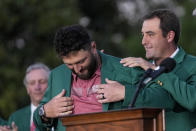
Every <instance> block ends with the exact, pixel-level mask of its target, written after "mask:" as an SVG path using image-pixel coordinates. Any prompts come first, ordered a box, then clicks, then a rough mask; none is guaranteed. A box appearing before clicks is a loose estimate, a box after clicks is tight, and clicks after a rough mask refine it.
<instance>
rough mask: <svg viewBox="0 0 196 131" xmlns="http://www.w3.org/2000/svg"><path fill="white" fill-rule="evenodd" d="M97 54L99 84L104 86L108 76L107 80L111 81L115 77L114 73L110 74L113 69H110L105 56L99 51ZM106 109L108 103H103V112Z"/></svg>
mask: <svg viewBox="0 0 196 131" xmlns="http://www.w3.org/2000/svg"><path fill="white" fill-rule="evenodd" d="M98 53H99V55H100V57H101V84H105V83H106V82H105V79H106V78H109V77H108V76H110V78H109V79H113V78H114V77H115V76H114V73H112V72H113V71H114V69H113V68H111V66H110V63H108V60H107V56H106V55H104V54H103V53H101V52H99V51H98ZM108 107H109V103H104V104H103V111H107V110H108Z"/></svg>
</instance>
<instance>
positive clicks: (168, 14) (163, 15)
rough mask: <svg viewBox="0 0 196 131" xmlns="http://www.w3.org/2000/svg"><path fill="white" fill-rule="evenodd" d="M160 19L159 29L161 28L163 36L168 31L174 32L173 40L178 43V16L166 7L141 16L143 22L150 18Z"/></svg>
mask: <svg viewBox="0 0 196 131" xmlns="http://www.w3.org/2000/svg"><path fill="white" fill-rule="evenodd" d="M155 17H157V18H159V19H160V29H161V30H162V33H163V36H164V37H166V36H167V34H168V32H169V31H174V32H175V37H174V42H175V44H177V43H178V40H179V37H180V22H179V19H178V17H177V16H176V15H175V14H174V13H173V12H172V11H171V10H168V9H158V10H155V11H153V12H151V13H150V14H147V15H145V16H144V17H143V22H144V21H145V20H148V19H152V18H155Z"/></svg>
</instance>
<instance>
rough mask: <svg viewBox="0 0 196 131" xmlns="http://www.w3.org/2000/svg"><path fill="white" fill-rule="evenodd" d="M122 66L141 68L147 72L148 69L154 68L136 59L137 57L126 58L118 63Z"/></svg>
mask: <svg viewBox="0 0 196 131" xmlns="http://www.w3.org/2000/svg"><path fill="white" fill-rule="evenodd" d="M120 63H121V64H123V66H127V67H141V68H142V69H144V70H147V69H148V68H151V69H155V68H156V66H155V65H154V64H152V63H150V62H148V61H146V60H144V59H143V58H137V57H127V58H124V59H121V61H120Z"/></svg>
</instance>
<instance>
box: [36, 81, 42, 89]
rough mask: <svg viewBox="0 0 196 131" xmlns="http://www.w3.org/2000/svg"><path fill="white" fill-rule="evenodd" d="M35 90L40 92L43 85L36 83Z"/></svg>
mask: <svg viewBox="0 0 196 131" xmlns="http://www.w3.org/2000/svg"><path fill="white" fill-rule="evenodd" d="M35 89H36V90H40V89H41V84H40V83H39V82H36V86H35Z"/></svg>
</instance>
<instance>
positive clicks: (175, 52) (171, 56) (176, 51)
mask: <svg viewBox="0 0 196 131" xmlns="http://www.w3.org/2000/svg"><path fill="white" fill-rule="evenodd" d="M178 52H179V47H177V49H176V50H175V51H174V53H172V54H171V55H170V56H169V57H170V58H174V57H175V56H176V54H177V53H178ZM152 64H155V61H154V60H153V61H152Z"/></svg>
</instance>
